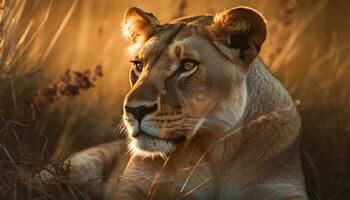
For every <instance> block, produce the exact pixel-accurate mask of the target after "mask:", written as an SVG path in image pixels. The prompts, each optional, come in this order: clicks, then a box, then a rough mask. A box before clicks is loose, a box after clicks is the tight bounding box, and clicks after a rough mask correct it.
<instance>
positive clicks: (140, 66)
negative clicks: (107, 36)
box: [130, 60, 143, 74]
mask: <svg viewBox="0 0 350 200" xmlns="http://www.w3.org/2000/svg"><path fill="white" fill-rule="evenodd" d="M130 62H132V63H133V64H134V71H135V73H136V74H140V73H141V72H142V70H143V64H142V62H140V61H138V60H132V61H130Z"/></svg>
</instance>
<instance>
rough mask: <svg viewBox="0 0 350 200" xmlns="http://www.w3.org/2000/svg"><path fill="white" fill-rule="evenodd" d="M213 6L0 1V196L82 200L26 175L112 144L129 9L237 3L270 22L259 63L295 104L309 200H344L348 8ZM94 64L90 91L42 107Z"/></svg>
mask: <svg viewBox="0 0 350 200" xmlns="http://www.w3.org/2000/svg"><path fill="white" fill-rule="evenodd" d="M215 2H216V3H213V1H206V0H202V1H182V0H178V1H176V6H177V7H178V9H177V10H175V9H173V8H174V2H173V1H171V0H165V1H159V2H157V3H156V4H152V3H149V2H145V1H141V0H134V1H129V2H125V1H110V0H100V1H78V0H75V1H71V0H51V1H40V0H31V1H26V0H0V7H1V10H0V17H1V21H0V58H1V60H0V61H1V63H0V180H1V183H0V199H24V198H26V199H35V198H37V197H43V198H46V199H67V198H70V199H79V198H80V199H88V198H89V197H87V196H86V195H85V193H84V191H80V190H79V189H77V188H75V187H74V186H73V185H70V184H69V183H65V182H64V179H62V180H61V179H59V180H58V182H57V183H55V184H54V185H53V188H55V190H50V191H46V190H42V189H41V188H40V187H37V186H35V185H33V184H32V182H31V180H32V175H33V174H34V173H35V172H37V171H38V170H41V169H43V168H44V166H46V164H47V163H49V162H51V160H60V159H63V158H65V157H66V156H67V155H69V154H71V153H72V152H74V151H77V150H80V149H83V148H86V147H88V146H92V145H94V144H97V143H101V142H104V141H108V140H111V139H115V138H118V137H120V136H118V135H117V134H115V133H114V132H113V129H114V126H115V125H116V124H117V122H118V121H119V118H120V113H121V102H122V99H123V96H124V94H125V92H126V91H127V90H128V88H129V84H128V80H127V68H128V65H127V58H126V57H125V56H124V53H123V49H124V47H125V43H124V42H123V41H121V37H120V34H119V23H120V21H121V17H122V15H123V11H124V10H125V9H126V7H128V6H131V5H138V6H140V7H142V8H144V9H146V10H151V11H152V12H154V13H155V14H156V15H157V16H159V18H160V19H161V21H163V22H164V21H166V20H168V19H170V18H173V17H174V16H176V17H178V16H181V15H189V14H202V13H207V12H216V11H222V10H223V9H225V8H226V9H228V8H230V7H233V6H236V5H249V6H252V7H255V8H257V9H258V10H260V11H261V12H262V13H263V14H264V15H265V16H266V18H267V20H268V22H269V23H268V29H269V37H268V40H267V41H266V43H265V44H264V46H263V48H262V52H261V56H262V57H263V59H264V60H265V62H266V63H267V64H268V65H269V66H270V67H271V70H272V71H273V72H274V73H275V74H276V75H277V76H278V77H279V78H280V79H281V80H282V81H283V82H284V84H285V85H286V86H287V88H288V89H289V91H291V93H292V95H293V97H294V98H295V99H296V100H298V101H299V102H300V105H299V110H300V112H301V116H302V120H303V126H304V129H303V132H304V139H303V145H302V152H303V160H304V164H305V166H304V168H305V172H306V178H307V183H308V189H309V195H310V197H311V199H346V198H347V197H349V196H350V188H349V186H350V185H349V184H350V156H349V154H348V146H349V144H350V136H349V135H350V133H349V132H350V123H349V121H350V93H349V89H348V88H349V87H348V85H349V84H350V79H349V76H350V58H349V57H348V56H347V55H348V54H349V52H350V41H349V40H348V32H349V31H350V30H349V29H350V28H349V27H350V22H349V21H348V20H346V19H348V18H349V17H350V14H349V13H348V12H347V10H346V8H347V7H348V6H349V4H350V3H349V2H347V1H345V0H339V1H330V0H320V1H316V0H307V1H296V0H279V1H272V0H269V1H263V0H257V1H251V2H250V1H243V0H237V1H226V0H219V1H215ZM339 19H343V20H339ZM98 64H102V65H103V66H104V76H103V77H102V78H100V79H99V80H97V81H96V82H95V83H94V86H95V87H93V88H92V89H90V90H86V91H84V92H82V93H81V94H79V95H78V96H76V97H74V98H66V97H65V95H63V96H64V97H63V98H61V97H60V98H59V100H57V98H56V97H55V98H54V99H55V101H50V99H51V96H50V95H51V93H50V92H52V90H53V89H54V87H53V85H52V83H53V82H55V81H53V80H58V81H61V80H62V77H61V78H60V76H62V75H64V74H65V72H66V71H67V70H71V71H80V72H84V71H86V70H88V69H89V68H91V67H92V66H96V65H98ZM91 73H92V72H91ZM79 80H80V82H79V83H80V85H79V83H77V82H74V83H73V85H75V86H76V85H79V86H81V87H85V86H86V85H84V84H82V82H83V83H87V82H86V79H79ZM81 80H83V81H81ZM84 80H85V81H84ZM89 81H90V82H93V81H92V76H91V77H90V78H89ZM70 84H72V83H68V85H70ZM60 94H61V93H60ZM74 94H76V93H74ZM68 96H69V95H68ZM41 101H44V102H45V106H44V107H42V108H40V115H39V116H40V117H38V118H36V119H35V120H33V119H32V116H33V115H32V112H28V111H27V110H26V106H27V105H28V102H31V103H32V105H33V102H36V104H37V105H41ZM34 105H35V103H34ZM35 112H37V111H35ZM59 163H60V162H57V169H58V170H59V169H61V167H62V166H60V164H59ZM203 184H205V183H203ZM58 185H59V186H60V187H58ZM155 188H156V186H155ZM154 190H155V189H154ZM58 194H60V195H58ZM150 195H153V192H151V193H150Z"/></svg>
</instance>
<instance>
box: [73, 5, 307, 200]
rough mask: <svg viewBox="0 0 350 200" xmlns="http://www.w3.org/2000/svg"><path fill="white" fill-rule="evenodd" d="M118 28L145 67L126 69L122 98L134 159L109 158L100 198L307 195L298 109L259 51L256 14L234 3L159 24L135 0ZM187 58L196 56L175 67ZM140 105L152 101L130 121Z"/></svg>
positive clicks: (260, 28) (260, 22) (262, 28)
mask: <svg viewBox="0 0 350 200" xmlns="http://www.w3.org/2000/svg"><path fill="white" fill-rule="evenodd" d="M122 27H123V31H124V35H125V36H126V37H127V38H128V39H130V40H132V41H133V42H132V44H131V45H132V46H133V47H134V48H133V49H132V52H130V55H131V56H132V57H131V59H135V60H138V61H139V62H142V63H143V69H142V72H137V73H136V71H135V70H137V69H135V68H132V69H131V72H130V76H131V85H132V88H131V90H130V92H129V93H128V94H127V96H126V97H125V101H124V106H125V110H124V116H123V119H124V123H125V126H126V128H127V130H128V136H127V137H128V138H127V143H128V149H129V152H130V153H131V159H130V160H129V161H128V164H127V166H126V167H125V169H123V170H121V168H120V167H117V166H120V165H116V168H115V172H112V174H114V176H112V177H114V178H115V176H118V174H120V173H122V174H121V178H120V179H119V178H115V179H113V178H112V179H113V180H114V181H110V182H109V184H108V189H106V192H105V194H104V197H105V198H106V199H247V200H248V199H307V195H306V191H305V184H304V177H303V171H302V168H301V161H300V155H299V140H300V130H301V123H300V117H299V114H298V112H297V110H296V107H295V105H294V102H293V100H292V99H291V97H290V95H289V94H288V92H287V90H286V89H285V88H284V87H283V86H282V84H281V83H280V82H279V81H278V80H277V79H276V78H275V77H274V76H273V75H272V74H271V73H270V72H269V70H268V69H267V68H266V66H265V65H264V63H263V62H262V61H261V59H260V58H259V56H258V52H259V49H260V46H261V44H262V43H263V42H264V40H265V38H266V24H265V20H264V18H263V17H262V16H261V14H259V13H258V12H257V11H255V10H253V9H250V8H246V7H238V8H234V9H231V10H228V11H225V12H223V13H219V14H217V15H215V16H214V17H213V16H209V15H208V16H194V17H188V18H181V19H178V20H175V21H173V22H170V23H167V24H164V25H160V24H159V22H158V20H157V19H156V18H155V17H154V16H153V15H151V14H149V13H146V12H144V11H142V10H141V9H139V8H134V7H133V8H130V9H129V10H127V11H126V15H125V18H124V21H123V24H122ZM135 37H142V38H143V39H142V40H141V42H140V41H137V39H136V40H135ZM237 38H239V39H237ZM135 43H136V44H137V45H135ZM186 59H192V60H195V61H198V65H192V64H191V63H189V66H187V67H188V68H189V71H184V70H182V71H179V66H180V65H181V63H183V62H184V60H186ZM192 66H193V68H191V67H192ZM140 106H144V108H148V109H151V108H152V109H153V110H152V112H149V113H148V114H146V115H145V116H144V117H143V118H142V120H136V114H134V113H131V112H132V111H130V110H132V109H134V108H140ZM141 130H142V131H143V132H141ZM183 136H185V137H183ZM178 138H185V139H184V141H182V142H180V143H175V142H174V139H178ZM111 154H112V152H111ZM113 156H118V155H114V154H113ZM106 162H107V163H111V162H110V161H106ZM118 163H120V162H118ZM73 167H74V166H73Z"/></svg>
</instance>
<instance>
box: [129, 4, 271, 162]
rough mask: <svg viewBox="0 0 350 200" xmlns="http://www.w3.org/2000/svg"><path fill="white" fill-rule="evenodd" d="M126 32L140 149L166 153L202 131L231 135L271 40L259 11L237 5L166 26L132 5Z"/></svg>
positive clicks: (132, 114) (135, 148) (132, 123)
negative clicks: (255, 65) (254, 68)
mask: <svg viewBox="0 0 350 200" xmlns="http://www.w3.org/2000/svg"><path fill="white" fill-rule="evenodd" d="M122 31H123V35H124V36H125V38H127V39H130V40H131V41H132V44H131V45H130V46H129V47H128V48H127V51H128V53H129V55H130V61H131V63H132V67H131V69H130V83H131V90H130V91H129V93H128V94H127V95H126V97H125V100H124V115H123V120H124V123H125V125H126V127H127V130H128V137H129V148H130V150H131V151H132V152H133V153H134V154H135V155H139V156H144V157H149V156H152V157H153V156H162V157H164V156H167V155H169V153H170V152H172V151H173V150H174V149H175V148H176V146H179V144H181V143H185V142H186V141H189V140H191V138H193V136H194V135H195V134H200V131H198V130H200V129H207V130H211V132H213V133H214V134H215V133H217V134H219V133H227V132H228V131H229V130H230V129H232V128H233V127H234V125H235V124H236V123H237V122H238V121H239V120H240V119H241V117H242V114H243V112H244V109H245V105H246V98H247V88H246V84H245V78H246V76H247V73H248V72H249V68H250V65H251V63H252V61H253V60H254V59H255V58H256V57H257V55H258V52H259V50H260V47H261V45H262V43H263V42H264V40H265V38H266V24H265V20H264V18H263V17H262V16H261V15H260V14H259V13H258V12H257V11H255V10H253V9H250V8H246V7H237V8H233V9H231V10H229V11H226V12H223V13H219V14H217V15H215V16H194V17H187V18H182V19H178V20H175V21H172V22H170V23H166V24H163V25H162V24H160V23H159V21H158V19H157V18H156V17H155V16H153V15H152V14H151V13H147V12H144V11H143V10H141V9H139V8H137V7H131V8H129V9H128V10H127V11H126V13H125V16H124V20H123V22H122Z"/></svg>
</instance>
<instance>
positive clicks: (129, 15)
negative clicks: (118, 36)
mask: <svg viewBox="0 0 350 200" xmlns="http://www.w3.org/2000/svg"><path fill="white" fill-rule="evenodd" d="M159 25H160V23H159V21H158V19H157V18H156V17H155V16H153V14H152V13H147V12H145V11H143V10H141V9H140V8H137V7H130V8H128V9H127V10H126V11H125V14H124V19H123V21H122V25H121V26H122V35H123V37H124V38H126V39H131V40H132V41H133V42H138V41H139V39H142V40H146V39H148V38H149V37H150V35H152V33H153V32H154V31H155V30H156V28H157V27H158V26H159Z"/></svg>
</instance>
